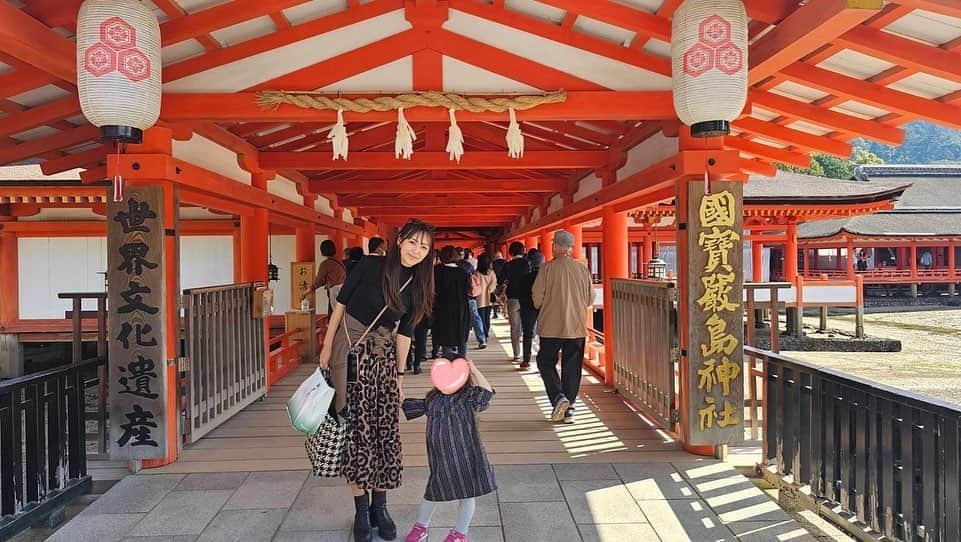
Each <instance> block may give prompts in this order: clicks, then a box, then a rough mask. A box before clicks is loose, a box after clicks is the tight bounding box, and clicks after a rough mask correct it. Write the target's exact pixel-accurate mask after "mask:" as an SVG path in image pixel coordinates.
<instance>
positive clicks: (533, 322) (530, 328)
mask: <svg viewBox="0 0 961 542" xmlns="http://www.w3.org/2000/svg"><path fill="white" fill-rule="evenodd" d="M527 259H528V261H529V262H530V264H531V272H530V273H528V274H527V275H526V276H525V277H524V278H522V279H521V287H520V305H521V332H522V334H523V339H522V342H523V352H524V359H523V361H521V365H520V369H521V370H522V371H525V370H527V369H529V368H530V366H531V356H532V352H533V349H534V334H535V330H536V327H537V316H538V313H539V312H540V311H539V310H538V309H537V307H535V306H534V299H533V290H534V281H536V280H537V275H538V273H539V271H540V269H541V266H542V265H544V255H543V254H542V253H540V252H535V253H533V254H529V255H528V256H527Z"/></svg>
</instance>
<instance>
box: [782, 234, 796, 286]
mask: <svg viewBox="0 0 961 542" xmlns="http://www.w3.org/2000/svg"><path fill="white" fill-rule="evenodd" d="M796 278H797V222H795V221H794V219H791V222H790V223H788V225H787V242H786V243H785V244H784V280H785V281H786V282H794V279H796Z"/></svg>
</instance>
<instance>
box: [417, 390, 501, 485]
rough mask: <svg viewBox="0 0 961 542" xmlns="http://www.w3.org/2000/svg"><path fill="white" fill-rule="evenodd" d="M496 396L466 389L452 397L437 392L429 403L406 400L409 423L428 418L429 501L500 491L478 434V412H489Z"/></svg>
mask: <svg viewBox="0 0 961 542" xmlns="http://www.w3.org/2000/svg"><path fill="white" fill-rule="evenodd" d="M493 396H494V392H493V391H490V390H486V389H484V388H481V387H479V386H464V387H463V388H461V389H460V390H458V391H457V392H455V393H452V394H450V395H444V394H443V393H440V392H436V393H432V394H429V395H428V396H427V399H426V400H425V399H405V400H404V404H403V409H404V415H405V416H406V417H407V419H408V420H412V419H414V418H417V417H419V416H423V415H425V414H426V415H427V460H428V462H429V464H430V477H429V479H428V480H427V489H426V490H425V491H424V498H425V499H427V500H428V501H435V502H436V501H456V500H460V499H468V498H471V497H480V496H481V495H486V494H488V493H490V492H492V491H494V490H495V489H497V483H496V482H495V481H494V469H493V468H491V465H490V462H488V461H487V452H486V451H484V444H483V443H482V442H481V440H480V434H479V433H478V431H477V413H478V412H482V411H484V410H487V407H488V406H489V405H490V400H491V398H492V397H493Z"/></svg>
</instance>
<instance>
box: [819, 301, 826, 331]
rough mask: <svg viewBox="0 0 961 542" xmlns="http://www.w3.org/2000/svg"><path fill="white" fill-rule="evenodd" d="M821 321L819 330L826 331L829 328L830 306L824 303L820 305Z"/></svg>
mask: <svg viewBox="0 0 961 542" xmlns="http://www.w3.org/2000/svg"><path fill="white" fill-rule="evenodd" d="M820 316H821V318H820V321H819V322H818V331H825V330H827V328H828V308H827V307H825V306H824V305H821V307H820Z"/></svg>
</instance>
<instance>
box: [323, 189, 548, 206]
mask: <svg viewBox="0 0 961 542" xmlns="http://www.w3.org/2000/svg"><path fill="white" fill-rule="evenodd" d="M399 190H401V191H403V190H406V189H404V188H400V189H399ZM543 203H544V198H542V197H541V196H538V195H536V194H507V195H493V194H474V195H472V196H471V197H470V198H465V197H463V196H461V195H456V196H455V195H443V196H442V195H433V196H427V195H419V196H416V197H404V196H400V197H397V196H370V195H366V194H363V193H356V192H355V193H353V194H350V195H344V196H341V197H340V204H341V205H343V206H344V207H404V206H408V207H424V206H428V207H434V206H437V207H450V208H454V207H457V208H459V207H466V208H470V207H472V206H481V207H517V206H526V207H536V206H539V205H542V204H543Z"/></svg>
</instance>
